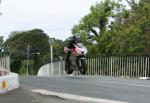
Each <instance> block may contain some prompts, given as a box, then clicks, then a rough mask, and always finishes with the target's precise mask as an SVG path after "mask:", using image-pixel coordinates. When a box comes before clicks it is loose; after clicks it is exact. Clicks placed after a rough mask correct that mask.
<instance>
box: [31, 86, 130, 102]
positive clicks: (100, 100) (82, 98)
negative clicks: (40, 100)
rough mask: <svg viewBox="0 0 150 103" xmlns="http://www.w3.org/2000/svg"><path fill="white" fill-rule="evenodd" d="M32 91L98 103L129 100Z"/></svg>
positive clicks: (41, 90) (40, 90)
mask: <svg viewBox="0 0 150 103" xmlns="http://www.w3.org/2000/svg"><path fill="white" fill-rule="evenodd" d="M31 91H32V92H34V93H39V94H42V95H50V96H58V97H60V98H64V99H73V100H79V101H87V102H96V103H127V102H121V101H113V100H106V99H99V98H92V97H85V96H79V95H73V94H66V93H58V92H52V91H48V90H44V89H33V90H31Z"/></svg>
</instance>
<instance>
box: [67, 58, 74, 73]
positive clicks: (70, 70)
mask: <svg viewBox="0 0 150 103" xmlns="http://www.w3.org/2000/svg"><path fill="white" fill-rule="evenodd" d="M70 66H71V65H70V63H67V62H66V61H65V71H66V73H67V74H72V73H73V71H74V70H73V69H71V68H70Z"/></svg>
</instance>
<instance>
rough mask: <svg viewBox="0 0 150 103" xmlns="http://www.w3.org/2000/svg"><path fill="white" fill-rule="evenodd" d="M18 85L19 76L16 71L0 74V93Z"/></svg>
mask: <svg viewBox="0 0 150 103" xmlns="http://www.w3.org/2000/svg"><path fill="white" fill-rule="evenodd" d="M18 87H19V77H18V74H16V73H9V74H8V75H5V76H0V93H4V92H7V91H10V90H14V89H16V88H18Z"/></svg>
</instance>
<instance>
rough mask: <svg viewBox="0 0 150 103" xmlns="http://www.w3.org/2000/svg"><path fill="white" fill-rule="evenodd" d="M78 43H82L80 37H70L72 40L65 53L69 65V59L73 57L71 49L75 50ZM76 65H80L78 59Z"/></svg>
mask: <svg viewBox="0 0 150 103" xmlns="http://www.w3.org/2000/svg"><path fill="white" fill-rule="evenodd" d="M76 43H81V40H80V36H79V35H74V36H72V37H70V40H69V42H68V46H67V47H65V48H64V51H65V52H66V53H67V57H66V62H67V63H69V57H70V55H71V51H70V49H73V48H75V45H76ZM76 63H77V64H78V58H77V59H76Z"/></svg>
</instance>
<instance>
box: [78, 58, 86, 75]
mask: <svg viewBox="0 0 150 103" xmlns="http://www.w3.org/2000/svg"><path fill="white" fill-rule="evenodd" d="M80 61H81V62H80V63H81V64H80V67H79V71H80V73H81V74H82V75H85V74H86V71H87V66H86V59H80Z"/></svg>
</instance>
